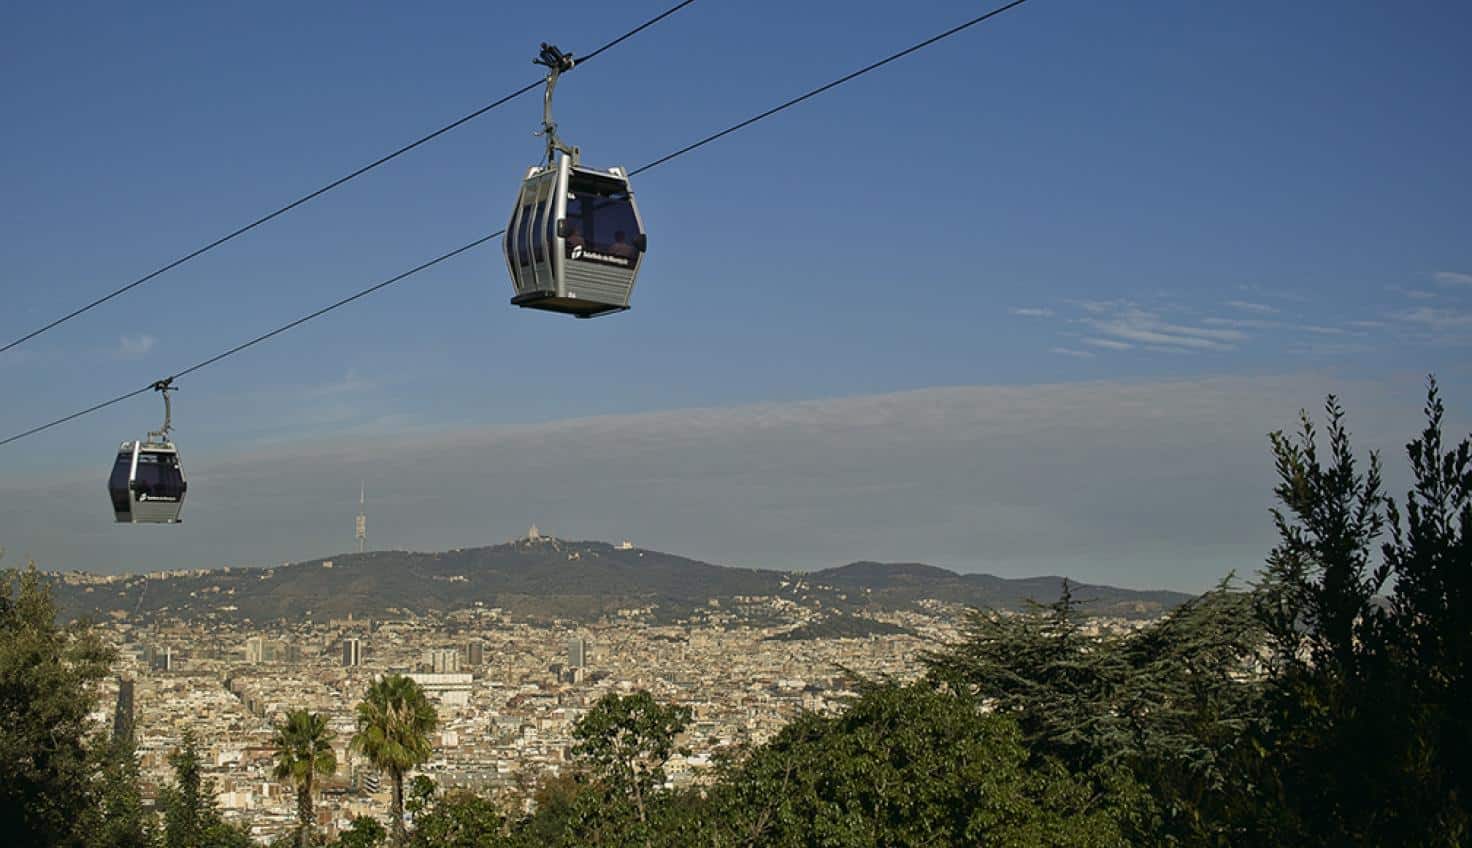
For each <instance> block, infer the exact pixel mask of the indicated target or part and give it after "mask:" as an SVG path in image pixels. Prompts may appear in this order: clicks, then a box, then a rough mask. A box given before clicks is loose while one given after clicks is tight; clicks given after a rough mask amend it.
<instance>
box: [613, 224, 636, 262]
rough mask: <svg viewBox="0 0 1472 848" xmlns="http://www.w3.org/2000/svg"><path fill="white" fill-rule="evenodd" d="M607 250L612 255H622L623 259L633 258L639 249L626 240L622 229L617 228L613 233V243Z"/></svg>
mask: <svg viewBox="0 0 1472 848" xmlns="http://www.w3.org/2000/svg"><path fill="white" fill-rule="evenodd" d="M608 252H609V253H612V254H613V255H614V256H622V257H623V258H625V259H633V258H634V257H635V256H637V255H638V253H639V251H637V250H635V249H634V246H633V245H632V244H629V243H628V241H626V236H625V235H624V231H623V230H618V231H617V232H615V233H614V234H613V245H612V246H611V247H609V248H608Z"/></svg>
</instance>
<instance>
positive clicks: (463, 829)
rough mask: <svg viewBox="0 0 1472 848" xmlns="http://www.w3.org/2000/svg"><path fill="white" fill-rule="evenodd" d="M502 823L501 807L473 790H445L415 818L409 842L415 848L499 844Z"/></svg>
mask: <svg viewBox="0 0 1472 848" xmlns="http://www.w3.org/2000/svg"><path fill="white" fill-rule="evenodd" d="M416 780H417V778H416ZM504 824H505V819H504V818H503V817H502V815H501V811H500V809H499V808H498V807H497V806H496V805H495V804H494V803H493V802H492V801H490V800H489V799H486V798H482V797H481V796H479V795H476V794H474V793H472V792H463V791H457V792H447V793H445V794H444V795H443V796H441V797H440V798H439V799H438V800H436V801H434V802H433V803H432V804H430V805H429V806H428V807H427V809H425V811H424V812H423V813H421V814H420V815H418V816H416V817H415V819H414V836H413V839H412V841H411V843H410V844H411V845H414V846H415V847H416V848H480V846H496V845H501V844H503V839H502V828H503V826H504Z"/></svg>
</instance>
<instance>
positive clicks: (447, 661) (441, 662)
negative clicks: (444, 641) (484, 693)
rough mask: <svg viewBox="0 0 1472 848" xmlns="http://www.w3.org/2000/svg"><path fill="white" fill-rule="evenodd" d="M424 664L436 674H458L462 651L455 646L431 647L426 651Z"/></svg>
mask: <svg viewBox="0 0 1472 848" xmlns="http://www.w3.org/2000/svg"><path fill="white" fill-rule="evenodd" d="M424 664H425V666H427V667H428V668H429V670H430V671H431V672H432V673H434V674H458V673H460V652H459V651H457V650H455V649H454V648H431V649H430V650H428V651H425V652H424Z"/></svg>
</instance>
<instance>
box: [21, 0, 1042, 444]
mask: <svg viewBox="0 0 1472 848" xmlns="http://www.w3.org/2000/svg"><path fill="white" fill-rule="evenodd" d="M1026 2H1027V0H1013V2H1011V3H1008V4H1006V5H1004V6H999V7H997V8H995V9H992V10H991V11H989V12H986V13H985V14H982V15H979V16H977V17H975V18H972V19H971V20H969V21H966V22H964V23H962V24H959V25H957V26H954V27H952V28H950V29H948V30H946V31H945V32H942V33H940V34H938V35H935V36H932V37H930V38H927V39H926V40H924V41H921V42H919V43H917V44H914V45H912V46H910V47H907V48H905V49H904V50H901V51H899V52H897V53H893V54H891V55H889V56H887V57H885V58H883V59H880V60H879V61H877V62H874V63H872V64H869V65H866V66H864V67H863V68H860V69H859V70H857V71H853V72H851V73H849V74H845V75H844V76H842V77H839V78H838V79H836V80H834V81H832V82H829V83H826V84H824V85H821V86H819V87H817V88H814V89H812V90H811V91H808V92H807V93H805V94H802V95H799V96H797V97H794V98H792V99H791V100H788V101H786V102H785V103H782V104H780V105H778V106H775V107H773V108H771V109H768V110H767V111H765V112H762V113H760V114H758V115H755V116H753V117H751V118H747V119H746V120H744V121H742V122H740V123H737V124H733V125H731V126H730V127H727V128H726V129H724V130H721V131H720V132H717V133H713V134H711V135H708V136H706V137H705V138H702V139H700V140H699V141H696V142H694V143H692V144H688V145H686V146H684V147H682V148H680V149H678V150H676V151H674V152H673V153H669V154H666V155H664V156H661V157H660V158H658V159H655V160H654V161H652V162H650V163H648V164H646V165H642V166H640V167H638V168H635V169H633V170H632V171H630V172H629V174H630V175H631V176H632V175H634V174H639V173H643V172H645V171H649V170H652V169H654V168H657V167H659V166H660V165H663V164H665V163H666V162H669V161H671V160H673V159H676V158H678V157H680V156H683V155H685V154H687V153H690V152H692V151H694V150H696V149H698V148H701V147H704V146H705V145H707V144H709V143H711V142H713V141H716V140H717V139H720V138H723V137H724V136H727V135H730V134H731V133H734V132H737V131H738V130H741V129H744V128H746V127H749V126H751V125H752V124H755V123H757V122H758V121H761V120H763V119H765V118H769V117H771V116H772V115H775V114H777V113H778V112H782V111H784V110H786V109H789V108H791V107H793V106H796V105H797V104H799V103H802V102H803V101H805V100H808V99H810V98H812V97H815V96H817V95H819V94H822V93H824V92H826V91H829V90H831V89H833V88H835V87H837V86H840V85H842V84H844V83H846V82H848V81H850V80H853V79H855V78H857V77H860V76H863V75H864V74H867V73H869V72H871V71H874V70H877V69H879V68H881V67H884V66H885V65H888V64H889V63H890V62H893V61H895V60H896V59H900V58H903V57H905V56H908V55H910V54H911V53H914V52H916V51H918V50H921V49H924V48H925V47H929V46H930V45H932V44H935V43H937V42H939V41H942V40H944V39H946V38H949V37H951V36H953V35H956V34H957V33H959V32H962V31H963V30H966V29H969V28H970V27H972V26H975V25H976V24H979V23H981V22H983V21H986V20H988V19H990V18H993V17H996V16H997V15H1000V14H1002V13H1003V12H1006V11H1008V10H1010V9H1014V8H1016V7H1018V6H1021V5H1022V4H1023V3H1026ZM682 5H683V4H682ZM676 8H678V7H676ZM646 26H647V24H646ZM632 34H633V33H632V32H631V33H630V35H632ZM625 37H627V36H625ZM613 43H617V42H612V43H610V45H608V46H612V44H613ZM601 49H607V48H606V47H605V48H601ZM593 55H596V53H595V54H593ZM538 85H541V83H540V82H539V83H538ZM505 232H506V231H505V230H504V229H501V230H497V231H496V232H494V233H490V234H488V235H484V236H481V237H480V238H478V239H475V240H474V241H471V242H468V243H466V244H463V245H461V246H460V247H457V248H455V249H454V250H451V251H449V252H447V253H442V254H440V255H439V256H436V257H435V258H434V259H431V260H429V261H428V262H425V263H423V264H421V265H418V266H416V267H414V268H410V269H409V270H407V271H404V272H403V273H401V274H398V275H396V276H393V277H390V278H388V279H387V280H384V281H382V282H379V283H376V284H374V285H372V286H369V287H368V288H366V289H363V290H361V291H359V292H356V293H355V294H352V295H349V296H348V297H345V298H343V299H341V300H339V301H337V302H335V303H332V304H329V305H327V306H324V307H322V308H321V309H318V310H317V311H315V312H312V313H309V314H307V315H304V316H302V317H300V318H297V319H295V320H294V321H291V322H289V323H287V324H283V325H282V326H280V327H277V328H276V329H274V330H271V331H270V332H267V333H263V334H261V335H259V336H256V337H255V338H253V339H251V340H250V341H247V342H244V343H242V344H239V345H236V346H235V347H232V348H230V349H229V350H226V351H224V352H222V353H219V354H216V355H214V356H212V357H210V358H208V359H205V360H203V361H201V362H198V363H195V364H194V365H191V366H189V367H188V368H185V369H184V370H183V371H180V372H178V373H177V374H174V375H172V376H171V377H168V378H166V379H167V380H170V381H171V380H175V379H178V378H180V377H183V376H186V375H188V374H192V373H194V372H196V371H199V370H200V369H203V368H207V367H209V366H210V365H213V364H215V363H216V362H219V361H220V360H222V359H225V358H227V357H230V356H234V355H235V354H237V353H240V352H241V351H244V350H246V349H247V348H250V347H253V346H255V345H257V344H260V343H261V342H264V341H266V340H268V339H271V338H274V337H276V336H278V335H280V334H282V333H284V332H286V331H288V330H291V329H293V328H295V327H298V326H301V325H302V324H305V323H306V322H308V321H311V320H312V319H314V318H318V317H320V316H322V315H326V314H327V313H329V312H332V311H334V310H336V309H338V308H340V307H343V306H346V305H348V304H349V303H352V302H353V301H355V300H358V299H359V298H362V297H366V296H368V295H370V294H373V293H374V292H377V291H380V290H382V289H385V288H387V287H389V286H391V285H393V284H395V283H398V282H401V281H403V280H405V279H407V278H409V277H412V276H413V275H415V274H417V273H419V272H420V271H424V270H427V269H429V268H432V267H434V266H435V265H438V264H440V263H441V262H444V261H446V260H448V259H451V258H453V257H456V256H459V255H460V254H462V253H465V252H466V251H468V250H472V249H474V248H476V247H479V246H480V245H482V244H485V243H486V242H488V241H491V240H492V239H495V238H499V237H500V236H502V235H503V234H505ZM155 385H156V384H155V383H149V384H148V385H147V386H144V387H143V388H141V389H136V390H134V391H131V392H128V393H126V394H122V395H119V396H117V397H115V398H112V399H110V400H106V401H103V402H101V403H98V404H95V405H93V406H90V407H88V408H86V409H83V410H81V411H79V412H74V413H72V414H70V415H67V416H64V417H62V418H58V419H56V420H55V421H50V422H48V423H46V424H42V425H40V426H37V427H32V428H31V429H29V430H25V431H23V432H20V433H17V434H15V435H13V436H10V437H8V438H6V439H3V440H0V446H3V445H8V444H10V443H11V442H15V441H18V440H20V439H23V438H26V437H27V436H32V435H35V434H36V433H40V432H42V431H44V430H49V429H51V428H52V427H55V426H57V425H60V424H65V423H67V422H68V421H73V420H76V419H77V418H81V417H82V416H84V415H89V414H91V413H93V412H97V411H99V410H102V409H106V408H107V407H109V406H113V405H114V404H118V403H122V402H123V401H125V400H129V399H131V398H134V397H137V396H138V395H141V394H144V393H145V392H150V391H153V390H154V386H155Z"/></svg>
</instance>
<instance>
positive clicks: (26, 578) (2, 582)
mask: <svg viewBox="0 0 1472 848" xmlns="http://www.w3.org/2000/svg"><path fill="white" fill-rule="evenodd" d="M110 661H111V654H110V652H109V651H107V650H105V649H104V648H103V646H102V644H101V643H100V641H99V640H98V639H97V637H96V636H95V635H94V634H92V633H90V632H89V631H88V630H86V629H85V628H82V627H58V626H57V624H56V606H55V603H54V602H53V600H52V597H51V592H50V591H49V590H48V589H47V588H46V586H45V585H44V584H43V583H42V580H41V575H40V573H39V572H37V571H36V568H35V566H34V565H31V566H29V567H28V568H26V569H25V570H24V571H20V572H15V571H4V572H0V822H3V823H4V824H3V827H4V830H5V833H6V837H7V840H9V841H11V842H12V843H13V844H17V845H57V846H68V845H81V844H84V843H85V842H87V841H88V840H89V838H90V837H91V835H92V831H93V828H94V825H96V823H97V812H98V798H97V794H96V789H97V787H96V782H95V781H94V780H92V776H93V775H94V774H96V772H97V769H98V766H99V756H98V755H97V754H96V753H94V746H91V745H89V740H88V734H89V732H90V731H91V730H92V728H91V727H90V726H89V724H88V714H89V713H90V712H91V711H92V708H93V706H94V705H95V703H96V700H95V699H96V695H95V684H96V683H97V681H98V680H100V679H102V678H103V677H104V676H105V675H106V674H107V669H108V664H109V662H110Z"/></svg>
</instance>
